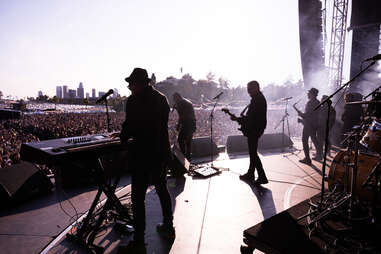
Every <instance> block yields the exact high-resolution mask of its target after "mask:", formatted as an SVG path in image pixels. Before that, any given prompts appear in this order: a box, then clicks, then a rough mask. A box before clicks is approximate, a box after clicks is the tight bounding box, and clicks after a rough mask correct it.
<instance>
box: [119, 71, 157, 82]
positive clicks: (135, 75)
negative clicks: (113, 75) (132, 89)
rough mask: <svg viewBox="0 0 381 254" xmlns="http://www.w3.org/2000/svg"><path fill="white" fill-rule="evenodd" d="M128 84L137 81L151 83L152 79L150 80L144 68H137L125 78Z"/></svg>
mask: <svg viewBox="0 0 381 254" xmlns="http://www.w3.org/2000/svg"><path fill="white" fill-rule="evenodd" d="M124 80H126V81H127V82H131V81H137V82H144V83H149V82H150V81H151V79H150V78H148V73H147V70H146V69H142V68H135V69H134V70H133V71H132V72H131V74H130V76H129V77H127V78H125V79H124Z"/></svg>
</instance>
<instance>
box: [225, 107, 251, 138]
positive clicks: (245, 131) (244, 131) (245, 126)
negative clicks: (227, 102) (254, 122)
mask: <svg viewBox="0 0 381 254" xmlns="http://www.w3.org/2000/svg"><path fill="white" fill-rule="evenodd" d="M221 110H222V112H224V113H226V114H228V115H229V116H230V117H231V118H232V120H233V121H235V122H237V123H238V124H239V125H240V126H241V127H239V128H238V130H240V131H241V132H242V134H243V135H244V136H246V137H247V135H248V134H249V126H248V123H247V121H246V119H245V118H244V117H237V116H235V115H234V114H232V113H231V112H230V111H229V109H227V108H223V109H221Z"/></svg>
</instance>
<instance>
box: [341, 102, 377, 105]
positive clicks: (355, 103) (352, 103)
mask: <svg viewBox="0 0 381 254" xmlns="http://www.w3.org/2000/svg"><path fill="white" fill-rule="evenodd" d="M345 104H347V105H357V104H381V101H354V102H348V103H345Z"/></svg>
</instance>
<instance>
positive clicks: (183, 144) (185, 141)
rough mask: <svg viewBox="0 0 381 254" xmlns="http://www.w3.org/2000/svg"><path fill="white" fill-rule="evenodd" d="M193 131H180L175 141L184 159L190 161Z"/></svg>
mask: <svg viewBox="0 0 381 254" xmlns="http://www.w3.org/2000/svg"><path fill="white" fill-rule="evenodd" d="M193 132H194V131H193V130H187V129H181V130H180V132H179V136H178V137H177V141H178V142H179V146H180V150H181V152H182V153H183V154H184V156H185V158H187V159H188V160H190V159H191V151H192V138H193Z"/></svg>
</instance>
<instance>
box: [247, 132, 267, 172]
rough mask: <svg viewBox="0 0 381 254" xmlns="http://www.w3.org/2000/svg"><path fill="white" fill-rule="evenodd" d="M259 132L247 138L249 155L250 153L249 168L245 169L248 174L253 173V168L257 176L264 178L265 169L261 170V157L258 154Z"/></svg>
mask: <svg viewBox="0 0 381 254" xmlns="http://www.w3.org/2000/svg"><path fill="white" fill-rule="evenodd" d="M260 136H261V134H258V135H257V134H256V135H250V136H249V137H248V138H247V143H248V146H249V155H250V165H249V170H248V171H247V172H248V173H249V174H253V175H254V172H255V169H257V171H258V177H259V178H266V174H265V171H264V170H263V166H262V162H261V159H260V158H259V156H258V151H257V150H258V139H259V137H260Z"/></svg>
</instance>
